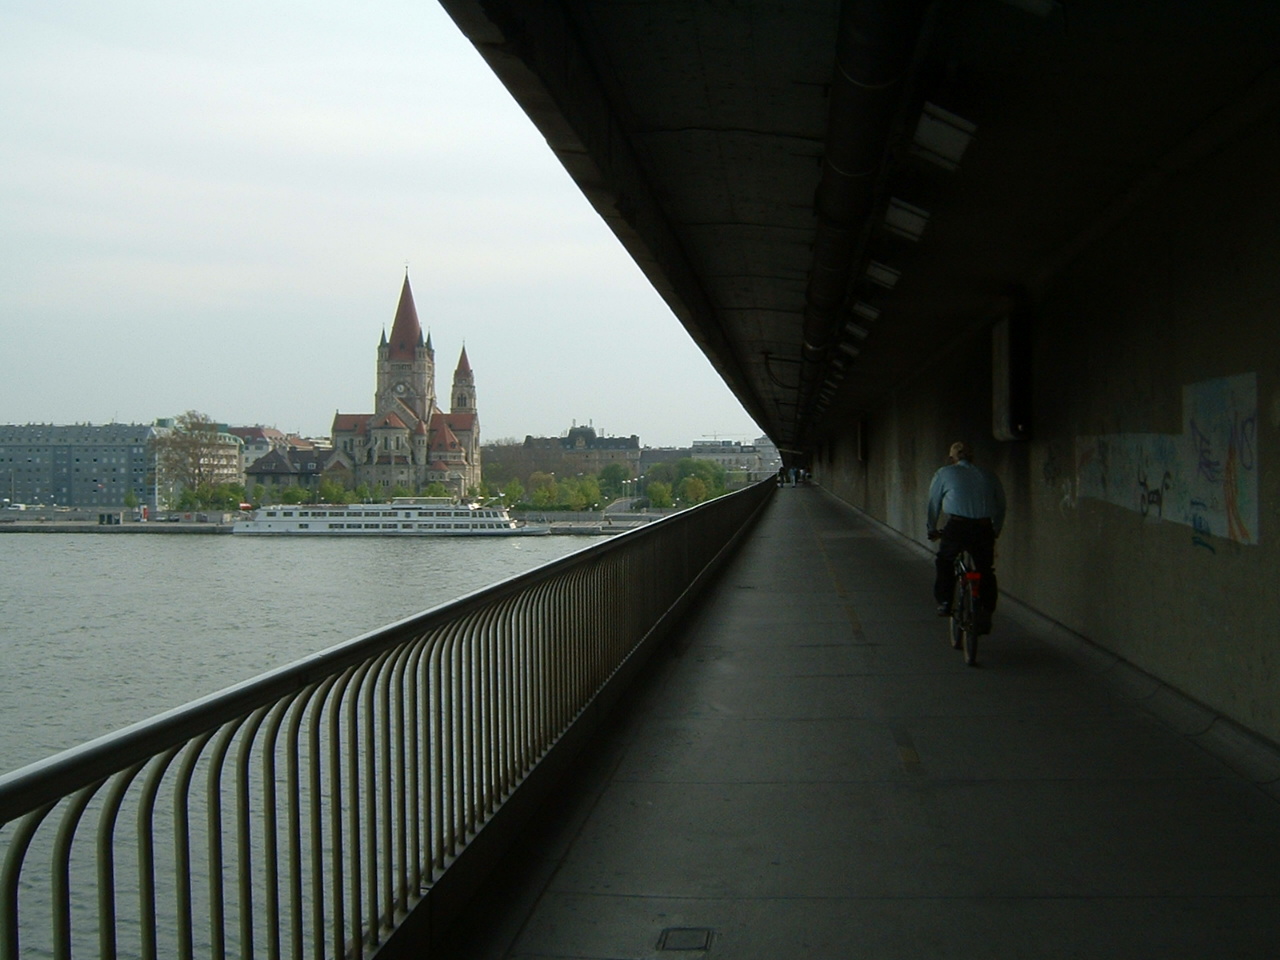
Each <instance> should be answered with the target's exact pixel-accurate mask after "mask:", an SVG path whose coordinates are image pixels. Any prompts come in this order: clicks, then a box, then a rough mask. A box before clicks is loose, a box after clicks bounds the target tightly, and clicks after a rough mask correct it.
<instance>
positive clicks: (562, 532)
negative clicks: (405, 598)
mask: <svg viewBox="0 0 1280 960" xmlns="http://www.w3.org/2000/svg"><path fill="white" fill-rule="evenodd" d="M646 522H648V521H647V520H630V521H628V520H619V519H616V518H611V519H610V520H608V521H601V520H595V521H583V520H560V521H555V520H553V521H551V524H550V525H551V535H552V536H562V537H608V536H613V535H614V534H618V533H626V532H627V531H628V530H634V529H635V528H636V527H640V526H644V524H645V523H646ZM233 526H234V524H230V523H201V522H199V521H194V520H192V521H185V520H184V521H183V522H182V523H139V522H133V523H90V522H87V521H74V520H72V521H68V520H36V521H25V522H18V521H15V522H8V521H0V533H158V534H218V533H230V532H231V529H232V527H233ZM319 536H323V534H319Z"/></svg>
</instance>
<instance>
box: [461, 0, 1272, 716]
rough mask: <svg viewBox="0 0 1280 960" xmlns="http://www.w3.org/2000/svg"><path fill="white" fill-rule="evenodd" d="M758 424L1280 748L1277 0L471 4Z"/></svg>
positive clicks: (901, 521) (496, 62)
mask: <svg viewBox="0 0 1280 960" xmlns="http://www.w3.org/2000/svg"><path fill="white" fill-rule="evenodd" d="M443 5H444V6H445V7H446V9H448V10H449V12H450V13H451V14H452V16H453V17H454V19H455V21H456V22H457V23H458V25H459V26H460V28H461V29H462V30H463V31H464V33H465V34H466V35H467V36H468V37H469V38H470V39H471V40H472V41H473V42H474V43H475V45H476V48H477V49H478V50H479V52H480V53H481V55H482V56H484V57H485V58H486V60H487V61H488V62H489V63H490V64H491V65H492V67H493V69H494V70H495V72H496V73H497V74H498V75H499V76H500V77H501V78H502V80H503V81H504V82H505V83H506V84H507V86H508V88H509V89H510V90H511V92H512V94H513V96H515V97H516V99H517V100H518V101H519V102H520V103H521V105H522V106H523V107H524V109H525V110H526V111H527V112H528V114H529V116H530V117H531V118H532V119H533V121H534V122H535V123H536V124H537V125H538V127H539V128H540V129H541V130H542V132H543V133H544V134H545V135H546V138H547V141H548V144H549V146H550V148H551V149H552V150H554V151H555V152H556V153H557V155H558V156H559V157H560V159H561V160H562V162H563V163H564V165H565V167H566V169H567V170H568V171H569V173H570V174H571V175H572V176H573V177H574V178H575V180H576V181H577V182H578V184H579V185H580V186H581V188H582V190H583V192H584V194H585V195H586V196H587V197H588V198H589V199H590V201H591V202H592V203H593V204H594V205H595V207H596V209H597V210H598V211H599V212H600V214H601V216H602V217H603V218H604V219H605V220H606V221H607V222H608V223H609V224H610V226H611V227H612V229H613V230H614V231H615V233H616V234H617V235H618V237H619V238H620V239H621V241H622V242H623V243H624V244H625V245H626V247H627V248H628V250H629V251H630V252H631V254H632V255H633V256H634V257H635V259H636V261H637V263H638V264H639V265H640V266H641V268H642V269H643V270H644V271H645V272H646V273H647V275H648V276H649V278H650V279H651V281H652V282H653V284H654V286H655V287H656V288H657V289H658V290H659V291H660V292H661V293H662V295H663V296H664V297H665V298H666V300H667V302H668V303H669V304H670V305H671V308H672V310H673V312H674V313H675V315H676V316H677V317H678V318H679V319H680V321H681V322H682V323H683V324H684V325H685V327H686V329H687V330H688V331H689V333H690V335H691V336H692V337H693V338H694V339H695V340H696V341H697V342H698V344H699V345H700V346H701V347H702V349H703V350H704V351H705V352H706V354H707V355H708V357H709V358H710V359H711V361H712V363H713V364H714V365H715V367H716V369H717V370H718V371H719V372H720V374H721V375H722V376H723V377H724V379H725V381H726V382H727V383H728V384H729V385H730V387H731V388H732V389H733V390H734V392H735V393H736V394H737V396H738V397H739V398H740V399H741V400H742V402H743V404H744V405H745V407H746V408H747V410H748V411H749V412H750V413H751V414H752V415H753V416H754V417H755V419H756V420H757V421H758V423H759V424H760V426H761V427H762V428H763V429H764V430H766V431H767V432H768V433H769V435H770V436H771V437H772V438H773V439H774V440H775V441H776V442H777V443H778V444H779V446H780V447H782V448H783V449H784V450H785V451H786V455H787V456H788V457H789V458H790V459H791V460H792V461H793V462H794V461H799V462H804V463H807V464H808V465H809V466H811V468H812V469H813V471H814V474H815V477H816V478H817V479H818V480H819V481H820V482H821V483H822V484H823V486H825V487H826V488H827V489H829V490H831V491H832V492H834V493H836V494H837V495H838V496H840V497H841V498H843V499H845V500H846V501H848V502H849V503H851V504H853V505H855V506H857V507H859V508H862V509H864V510H866V511H867V512H869V513H870V514H871V515H872V516H874V517H876V518H878V519H880V520H883V521H884V522H886V523H888V524H889V525H890V526H892V527H894V528H896V529H898V530H900V531H903V532H905V533H907V534H908V535H910V536H912V537H922V536H923V533H924V503H923V499H924V496H925V491H926V490H927V485H928V480H929V477H930V475H931V473H932V471H933V470H934V469H935V468H936V467H937V466H938V465H939V462H940V461H941V459H942V457H943V456H944V455H945V452H946V448H947V446H948V444H949V443H950V442H951V441H952V440H954V439H958V438H960V437H966V438H968V439H970V440H971V441H972V442H973V443H974V444H975V446H976V448H977V452H978V456H979V458H980V459H982V460H983V461H985V462H986V463H987V464H988V465H990V466H992V467H993V468H995V469H996V470H997V471H998V472H999V473H1000V475H1001V476H1002V478H1003V479H1004V482H1005V485H1006V487H1007V488H1008V490H1009V493H1010V500H1011V509H1010V517H1009V522H1008V526H1007V533H1006V535H1005V537H1004V538H1003V539H1002V542H1001V544H1000V556H999V559H998V565H999V567H1000V570H1001V574H1002V578H1001V583H1002V586H1003V587H1004V588H1005V589H1006V590H1007V591H1008V592H1009V593H1011V594H1012V595H1014V596H1017V597H1019V598H1021V599H1023V600H1025V601H1026V602H1027V603H1029V604H1031V605H1032V606H1033V607H1035V608H1036V609H1038V610H1040V611H1042V612H1043V613H1045V614H1047V615H1048V616H1050V617H1052V618H1053V619H1055V620H1057V621H1059V622H1060V623H1063V624H1065V625H1067V626H1068V627H1070V628H1071V629H1073V630H1075V631H1077V632H1079V633H1081V634H1083V635H1085V636H1087V637H1088V638H1090V639H1091V640H1093V641H1094V642H1096V643H1098V644H1100V645H1102V646H1104V647H1106V648H1108V649H1110V650H1112V651H1114V652H1115V653H1117V654H1118V655H1120V656H1122V657H1124V658H1125V659H1126V660H1129V661H1131V662H1132V663H1134V664H1136V665H1137V666H1139V667H1140V668H1142V669H1143V670H1146V671H1148V672H1150V673H1152V674H1155V675H1157V676H1159V677H1160V678H1162V679H1163V680H1165V681H1167V682H1168V683H1170V684H1171V685H1172V686H1174V687H1176V688H1178V689H1180V690H1182V691H1183V692H1185V693H1187V694H1188V695H1190V696H1191V697H1192V698H1193V699H1195V700H1197V701H1199V702H1201V703H1203V704H1205V705H1206V706H1208V707H1209V708H1211V709H1212V710H1213V711H1215V712H1219V713H1221V714H1223V715H1225V716H1227V717H1230V718H1232V719H1234V720H1235V721H1237V722H1239V723H1240V724H1242V725H1244V726H1246V727H1248V728H1250V729H1252V730H1254V731H1256V732H1259V733H1261V734H1262V735H1263V736H1265V737H1267V738H1270V739H1271V740H1273V741H1275V740H1280V666H1277V664H1280V642H1278V641H1277V640H1276V633H1275V630H1274V629H1273V625H1274V623H1275V622H1276V620H1277V617H1278V616H1280V600H1277V594H1276V591H1275V590H1274V589H1273V587H1272V585H1273V584H1274V582H1275V581H1276V574H1277V571H1278V570H1280V563H1278V562H1277V561H1278V559H1280V557H1278V555H1277V552H1276V546H1275V544H1276V536H1277V532H1276V531H1277V527H1276V523H1275V521H1276V519H1277V506H1276V504H1277V502H1278V496H1280V489H1277V487H1278V486H1280V472H1277V470H1276V469H1275V467H1274V466H1273V465H1272V464H1273V462H1274V451H1275V450H1276V445H1275V441H1276V439H1277V431H1278V430H1280V382H1278V380H1277V374H1280V360H1278V357H1280V349H1278V348H1277V337H1276V317H1277V315H1280V240H1278V239H1277V229H1276V224H1277V223H1280V190H1278V189H1277V182H1280V181H1277V178H1276V176H1275V170H1276V168H1277V166H1278V161H1280V124H1277V122H1276V117H1277V115H1280V67H1278V65H1277V54H1276V51H1277V50H1280V8H1277V7H1276V6H1275V5H1271V4H1258V3H1250V2H1236V0H1228V2H1225V3H1214V4H1207V3H1199V4H1197V3H1174V4H1154V3H1128V4H1115V3H1106V2H1101V0H1098V2H1089V0H1084V2H1077V0H1070V2H1066V3H1062V2H1054V0H957V2H946V3H943V2H938V3H923V2H918V0H917V2H911V0H850V2H848V3H845V4H839V3H835V2H795V3H786V4H777V3H764V2H740V3H733V4H720V3H715V4H684V3H671V2H658V0H653V2H644V0H636V2H627V3H621V2H618V3H594V2H592V3H588V2H585V0H542V2H524V0H522V2H515V0H443Z"/></svg>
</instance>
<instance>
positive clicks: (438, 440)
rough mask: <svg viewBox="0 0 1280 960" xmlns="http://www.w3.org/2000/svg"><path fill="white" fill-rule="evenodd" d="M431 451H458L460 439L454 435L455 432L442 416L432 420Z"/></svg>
mask: <svg viewBox="0 0 1280 960" xmlns="http://www.w3.org/2000/svg"><path fill="white" fill-rule="evenodd" d="M431 449H432V450H457V449H458V438H457V437H456V436H455V435H454V433H453V431H452V430H450V429H449V424H448V423H446V422H445V419H444V417H442V416H435V417H432V418H431Z"/></svg>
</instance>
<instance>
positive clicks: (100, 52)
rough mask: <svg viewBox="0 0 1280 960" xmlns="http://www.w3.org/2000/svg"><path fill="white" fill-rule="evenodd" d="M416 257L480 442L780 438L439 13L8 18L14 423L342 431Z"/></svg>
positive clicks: (331, 10)
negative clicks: (466, 378) (730, 383)
mask: <svg viewBox="0 0 1280 960" xmlns="http://www.w3.org/2000/svg"><path fill="white" fill-rule="evenodd" d="M406 261H407V262H408V265H409V275H410V282H411V283H412V285H413V291H414V298H415V301H416V303H417V307H418V316H419V318H420V319H421V321H422V324H423V327H424V328H425V329H427V330H429V331H430V333H431V336H432V340H433V344H434V346H435V348H436V362H437V368H438V370H437V389H438V391H440V393H441V397H442V399H446V398H447V391H448V385H449V379H450V377H451V376H452V372H453V368H454V366H455V364H456V362H457V358H458V353H459V351H460V350H461V348H462V346H463V344H464V343H465V345H466V348H467V354H468V357H469V359H470V361H471V365H472V368H473V369H474V371H475V375H476V384H477V392H478V395H479V407H480V416H481V424H482V431H483V439H484V440H486V441H493V440H496V439H499V438H504V437H517V438H520V439H523V437H524V436H525V435H526V434H534V435H539V436H553V435H557V434H560V433H563V432H564V431H565V430H566V429H568V428H569V426H570V425H571V424H572V423H573V422H574V421H577V422H578V423H585V422H588V421H590V422H592V423H594V425H595V427H596V429H597V430H598V431H602V432H605V433H608V434H618V435H630V434H633V433H635V434H639V435H640V438H641V441H642V442H643V443H644V444H646V445H651V446H660V445H672V444H687V443H688V442H689V441H690V440H692V439H695V438H699V437H705V436H719V437H722V438H726V439H738V440H750V439H754V438H755V437H756V436H757V435H758V433H759V431H758V429H757V427H756V425H755V424H754V423H753V422H752V421H751V419H750V418H749V417H748V416H747V415H746V413H744V412H743V410H742V408H741V406H740V405H739V404H738V402H737V401H736V400H735V399H734V398H733V396H732V394H730V393H729V391H728V389H727V388H726V387H725V386H724V384H723V383H722V382H721V380H720V379H719V377H718V376H717V375H716V374H715V372H714V371H713V370H712V368H711V365H710V364H709V363H708V362H707V360H706V359H705V358H704V357H703V356H702V354H701V352H700V351H699V350H698V349H697V348H696V347H695V346H694V345H693V343H692V341H691V340H690V339H689V337H688V336H687V335H686V334H685V332H684V330H683V328H682V327H681V326H680V324H679V322H678V321H677V320H676V319H675V317H674V316H672V314H671V312H670V311H669V310H668V309H667V307H666V305H665V304H664V303H663V301H662V300H661V299H660V298H659V297H658V296H657V294H655V293H654V292H653V290H652V289H651V288H650V287H649V285H648V283H647V282H646V281H645V279H644V277H643V276H642V275H641V273H640V271H639V270H638V269H637V268H636V267H635V265H634V264H633V263H632V261H631V259H630V258H629V257H628V256H627V254H626V252H625V251H624V250H623V248H622V246H621V244H619V243H618V241H617V240H616V239H615V238H614V236H613V234H612V233H611V232H610V231H609V230H608V228H607V227H606V226H605V225H604V222H603V221H602V220H600V218H599V217H598V216H597V215H596V214H595V212H594V211H593V210H592V209H591V207H590V206H589V204H588V203H587V202H586V200H584V199H583V198H582V196H581V194H580V193H579V192H578V190H577V188H576V187H575V186H574V185H573V183H572V181H571V180H570V179H569V177H568V175H567V174H566V173H565V172H564V170H563V168H561V167H560V165H559V163H558V162H557V161H556V159H555V157H554V155H553V154H552V153H551V151H550V150H549V149H548V148H547V146H546V144H545V142H544V141H543V139H542V137H541V136H540V135H539V134H538V132H537V131H536V130H535V129H534V127H533V125H532V124H531V123H530V122H529V120H528V119H527V118H526V117H525V115H524V113H523V112H522V111H521V110H520V109H519V107H517V106H516V104H515V102H514V101H513V100H512V99H511V97H510V96H509V95H508V94H507V92H506V90H505V88H503V87H502V85H501V84H500V83H499V82H498V81H497V79H496V78H495V77H494V76H493V74H492V73H491V72H490V70H489V68H488V67H487V66H486V65H485V64H484V61H483V60H482V59H481V58H480V56H479V54H477V53H476V52H475V50H474V48H472V47H471V45H470V44H469V43H467V42H466V41H465V40H464V39H463V38H462V36H461V34H460V33H459V32H458V29H457V28H456V27H455V26H454V24H453V22H452V21H451V20H450V19H449V18H448V16H447V15H445V13H444V12H443V11H442V10H441V9H440V8H439V7H438V6H437V5H436V4H434V3H432V2H430V0H403V2H401V0H387V2H382V3H377V4H356V3H350V2H341V3H340V2H329V0H320V2H316V0H309V2H307V3H301V2H289V0H285V2H279V0H277V2H272V3H267V4H262V3H245V2H240V0H223V2H220V3H217V4H198V5H197V4H193V3H187V2H174V0H164V2H135V0H117V2H113V3H109V4H108V3H98V2H94V3H90V2H70V0H64V2H58V3H48V2H47V0H38V2H37V0H5V2H4V3H3V4H0V423H4V422H7V423H29V422H43V423H50V422H51V423H78V422H93V423H104V422H109V421H112V420H118V421H122V422H150V421H152V420H154V419H155V418H157V417H164V416H174V415H177V414H179V413H181V412H183V411H185V410H192V409H194V410H199V411H201V412H203V413H206V414H208V415H209V416H211V417H213V418H214V419H215V420H219V421H223V422H228V423H232V424H245V425H248V424H256V423H261V424H264V425H268V426H275V427H278V428H280V429H281V430H285V431H299V432H301V433H303V434H305V435H309V436H327V435H328V433H329V426H330V423H331V421H332V419H333V414H334V412H335V411H336V410H341V411H342V412H345V413H363V412H372V408H373V391H374V362H375V358H376V349H377V344H378V341H379V339H380V337H381V335H382V331H383V329H384V328H386V329H388V330H389V329H390V325H391V321H392V319H393V318H394V315H395V308H396V301H397V299H398V296H399V293H400V286H401V282H402V280H403V277H404V271H405V263H406Z"/></svg>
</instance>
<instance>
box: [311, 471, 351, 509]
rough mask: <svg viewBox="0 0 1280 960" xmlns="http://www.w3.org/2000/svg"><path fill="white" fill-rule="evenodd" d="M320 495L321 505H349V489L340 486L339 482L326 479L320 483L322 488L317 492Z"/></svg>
mask: <svg viewBox="0 0 1280 960" xmlns="http://www.w3.org/2000/svg"><path fill="white" fill-rule="evenodd" d="M317 492H318V493H319V495H320V502H321V503H349V502H350V496H351V495H350V494H349V493H348V492H347V488H346V487H344V486H343V485H342V484H340V483H339V482H338V481H337V480H333V479H330V478H328V477H325V478H324V479H322V480H321V481H320V487H319V489H318V491H317Z"/></svg>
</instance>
